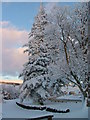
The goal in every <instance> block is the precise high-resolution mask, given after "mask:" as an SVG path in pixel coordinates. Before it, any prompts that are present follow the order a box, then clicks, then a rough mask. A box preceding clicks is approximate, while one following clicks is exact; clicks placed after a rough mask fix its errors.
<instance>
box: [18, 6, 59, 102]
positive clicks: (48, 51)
mask: <svg viewBox="0 0 90 120" xmlns="http://www.w3.org/2000/svg"><path fill="white" fill-rule="evenodd" d="M56 33H57V30H56V27H55V26H54V25H53V24H52V23H50V22H49V21H48V20H47V14H46V13H45V10H44V8H43V6H42V5H41V6H40V10H39V13H38V15H37V16H36V17H35V23H34V24H33V27H32V29H31V32H30V34H29V42H28V43H27V44H25V45H24V46H26V47H27V49H26V50H25V51H24V52H27V53H28V58H29V59H28V62H27V63H26V64H24V69H23V72H22V74H20V77H22V78H23V80H24V81H23V84H22V86H21V95H20V98H21V101H23V99H24V98H26V97H27V96H29V97H30V98H32V99H33V100H34V101H35V102H39V103H40V104H43V102H44V100H45V99H46V98H47V97H49V96H51V95H54V94H56V95H57V94H59V93H60V92H61V90H60V89H59V87H60V80H59V79H58V77H59V73H58V72H59V68H60V67H59V64H58V63H59V62H60V61H59V59H60V56H59V41H58V39H57V35H56ZM58 61H59V62H58ZM54 88H55V89H54ZM60 94H61V93H60Z"/></svg>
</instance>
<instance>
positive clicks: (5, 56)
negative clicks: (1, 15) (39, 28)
mask: <svg viewBox="0 0 90 120" xmlns="http://www.w3.org/2000/svg"><path fill="white" fill-rule="evenodd" d="M0 24H2V25H3V26H4V27H2V28H0V34H1V33H2V53H0V54H2V72H3V74H4V75H17V73H20V71H21V70H22V67H23V64H24V63H25V61H27V55H26V54H24V53H23V51H24V49H25V48H22V46H23V45H24V44H25V43H27V42H28V31H26V30H19V29H17V28H15V27H14V26H12V25H11V24H10V23H9V22H7V21H4V22H0ZM7 26H8V27H7ZM0 52H1V51H0ZM0 63H1V61H0ZM0 72H1V65H0Z"/></svg>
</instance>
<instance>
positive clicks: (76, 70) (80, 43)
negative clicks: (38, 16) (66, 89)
mask: <svg viewBox="0 0 90 120" xmlns="http://www.w3.org/2000/svg"><path fill="white" fill-rule="evenodd" d="M71 9H72V8H71ZM71 9H70V10H69V8H68V7H65V8H62V7H59V6H54V8H53V9H52V11H51V16H50V17H49V19H50V20H51V21H53V23H54V24H55V25H56V26H57V29H58V39H59V40H60V41H61V44H60V49H61V50H60V54H61V56H62V57H61V58H62V61H63V62H62V65H61V73H60V74H61V79H63V78H64V79H67V80H68V81H70V82H72V83H74V84H75V85H77V86H78V87H79V89H80V91H81V92H82V94H83V96H84V98H85V97H86V88H87V83H88V64H87V54H88V52H87V42H88V35H87V34H88V31H87V30H88V28H87V24H88V6H87V4H86V3H82V4H81V3H80V5H76V6H75V9H74V10H73V9H72V11H71ZM52 18H53V19H52Z"/></svg>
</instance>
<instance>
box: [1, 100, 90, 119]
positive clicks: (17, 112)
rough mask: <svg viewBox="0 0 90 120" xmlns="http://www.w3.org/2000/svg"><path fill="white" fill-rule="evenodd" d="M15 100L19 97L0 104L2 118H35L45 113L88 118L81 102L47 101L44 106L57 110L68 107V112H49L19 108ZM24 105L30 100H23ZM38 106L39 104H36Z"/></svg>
mask: <svg viewBox="0 0 90 120" xmlns="http://www.w3.org/2000/svg"><path fill="white" fill-rule="evenodd" d="M16 101H17V102H19V99H15V100H7V101H4V102H3V104H2V110H3V113H2V116H3V118H36V117H41V116H45V115H54V117H55V118H88V108H87V107H85V106H82V103H81V102H77V103H76V102H64V103H62V102H59V103H55V102H47V103H46V105H45V106H47V107H51V108H55V109H58V110H66V109H70V112H69V113H51V112H46V111H45V110H44V111H39V110H27V109H23V108H20V107H19V106H17V105H16ZM24 104H25V105H32V106H35V105H33V104H32V102H31V103H30V101H29V102H27V101H25V102H24ZM37 106H39V105H37Z"/></svg>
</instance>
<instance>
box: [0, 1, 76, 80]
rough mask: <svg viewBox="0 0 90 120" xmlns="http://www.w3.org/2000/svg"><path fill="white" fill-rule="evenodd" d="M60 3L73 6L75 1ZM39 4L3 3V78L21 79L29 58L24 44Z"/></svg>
mask: <svg viewBox="0 0 90 120" xmlns="http://www.w3.org/2000/svg"><path fill="white" fill-rule="evenodd" d="M44 4H45V5H47V4H48V7H51V5H53V3H52V4H51V3H44ZM59 5H61V6H62V5H70V6H72V5H74V3H59ZM39 6H40V3H39V2H34V3H33V2H4V3H2V21H0V33H2V62H0V79H1V80H4V79H9V80H12V79H14V80H19V78H18V75H19V74H20V73H21V71H22V69H23V64H24V63H25V62H26V61H27V60H28V58H27V54H24V53H23V51H24V49H25V48H22V46H23V45H24V44H25V43H27V42H28V33H29V32H30V30H31V27H32V24H33V23H34V17H35V16H36V15H37V13H38V10H39ZM47 9H48V8H47ZM1 26H2V28H1ZM0 54H1V53H0ZM1 66H2V71H1ZM1 73H2V76H1Z"/></svg>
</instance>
